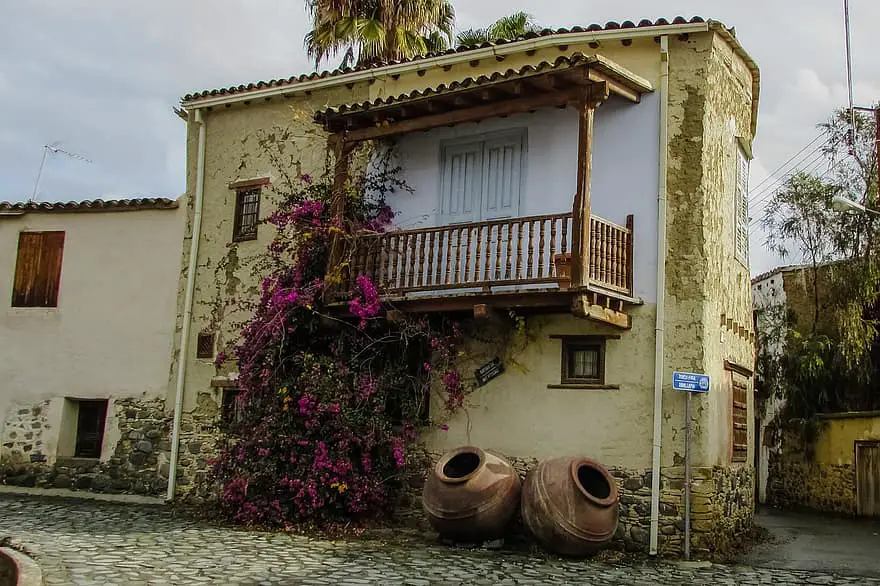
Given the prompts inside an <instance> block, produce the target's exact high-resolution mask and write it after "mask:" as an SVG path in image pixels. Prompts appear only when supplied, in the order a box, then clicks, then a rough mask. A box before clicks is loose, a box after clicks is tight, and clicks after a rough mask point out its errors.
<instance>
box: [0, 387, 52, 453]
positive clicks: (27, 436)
mask: <svg viewBox="0 0 880 586" xmlns="http://www.w3.org/2000/svg"><path fill="white" fill-rule="evenodd" d="M48 410H49V401H42V402H41V403H38V404H36V405H33V406H31V407H19V408H13V409H10V411H9V413H8V415H7V417H6V425H5V429H4V433H3V451H2V454H3V460H4V461H5V462H6V463H8V462H10V461H12V462H30V461H31V460H35V461H36V462H40V461H42V460H43V458H44V451H45V450H44V446H43V430H50V429H52V424H51V423H50V422H49V419H48Z"/></svg>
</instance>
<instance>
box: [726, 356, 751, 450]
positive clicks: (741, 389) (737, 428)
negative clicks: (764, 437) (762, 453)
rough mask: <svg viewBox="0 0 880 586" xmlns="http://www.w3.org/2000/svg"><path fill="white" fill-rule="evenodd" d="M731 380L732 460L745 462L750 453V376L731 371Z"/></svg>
mask: <svg viewBox="0 0 880 586" xmlns="http://www.w3.org/2000/svg"><path fill="white" fill-rule="evenodd" d="M730 380H731V385H730V389H731V409H730V414H731V419H732V425H731V428H732V434H731V443H732V450H731V460H732V461H734V462H745V461H746V460H747V459H748V455H749V407H748V405H749V404H748V393H749V378H748V377H746V376H744V375H742V374H740V373H738V372H730Z"/></svg>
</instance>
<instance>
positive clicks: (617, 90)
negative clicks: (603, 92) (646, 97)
mask: <svg viewBox="0 0 880 586" xmlns="http://www.w3.org/2000/svg"><path fill="white" fill-rule="evenodd" d="M587 77H588V78H589V80H590V81H592V82H596V83H605V84H606V85H607V87H608V90H609V91H610V92H611V93H614V94H617V95H618V96H620V97H622V98H626V99H627V100H629V101H630V102H634V103H636V104H638V103H639V102H641V101H642V95H641V94H640V93H639V92H637V91H635V90H633V89H630V88H628V87H626V86H625V85H623V84H622V83H619V82H617V81H614V80H613V79H611V78H610V77H608V76H607V75H604V74H602V73H599V72H598V71H596V70H594V69H589V70H587Z"/></svg>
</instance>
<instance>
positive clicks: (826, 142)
mask: <svg viewBox="0 0 880 586" xmlns="http://www.w3.org/2000/svg"><path fill="white" fill-rule="evenodd" d="M824 135H825V133H824V132H820V133H819V134H818V135H817V136H816V138H814V139H813V140H811V141H810V142H808V143H807V144H806V145H804V146H803V148H801V150H799V151H798V152H796V153H795V154H793V155H792V156H791V157H790V158H789V159H788V160H787V161H785V162H784V163H782V164H781V165H779V166H778V167H777V168H776V169H774V170H772V171H770V173H769V174H768V175H767V177H765V178H764V180H763V181H761V182H760V183H758V184H757V185H755V186H754V187H753V188H752V191H753V192H756V191H757V190H758V189H760V188H761V186H762V185H764V184H765V183H767V182H768V181H770V180H771V179H773V176H774V175H776V174H777V173H779V172H780V171H781V170H782V169H784V168H785V167H786V166H788V164H789V163H791V162H792V161H793V160H795V159H796V158H797V156H798V155H799V154H801V153H802V152H804V151H805V150H807V149H808V148H810V147H811V146H813V145H814V144H815V143H816V141H817V140H819V139H820V138H822V137H823V136H824ZM825 144H828V141H827V140H826V141H825ZM825 144H823V145H822V146H823V147H824V146H825ZM807 156H809V155H807ZM804 158H806V157H804Z"/></svg>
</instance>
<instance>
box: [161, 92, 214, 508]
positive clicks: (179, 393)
mask: <svg viewBox="0 0 880 586" xmlns="http://www.w3.org/2000/svg"><path fill="white" fill-rule="evenodd" d="M202 116H203V115H202V110H201V109H198V110H196V111H195V123H196V124H197V125H198V127H199V147H198V149H199V150H198V154H197V155H196V156H197V159H196V193H195V202H194V203H193V224H192V235H191V237H190V246H189V262H188V266H187V268H186V296H185V298H184V302H183V324H182V328H181V333H180V352H179V354H178V355H177V384H176V386H175V395H174V425H173V427H172V430H171V465H170V466H169V469H168V493H167V495H166V497H165V498H166V500H169V501H171V500H174V492H175V488H176V485H177V458H178V456H179V454H180V419H181V417H182V415H183V390H184V381H185V380H186V365H187V352H188V349H189V336H190V325H191V324H192V309H193V296H194V293H195V288H196V266H197V265H198V259H199V240H200V239H201V235H202V201H203V199H204V194H205V121H204V119H203V117H202Z"/></svg>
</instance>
